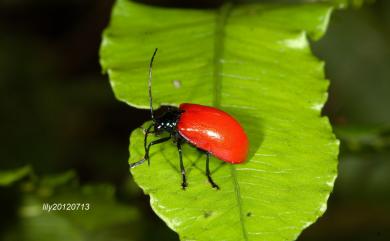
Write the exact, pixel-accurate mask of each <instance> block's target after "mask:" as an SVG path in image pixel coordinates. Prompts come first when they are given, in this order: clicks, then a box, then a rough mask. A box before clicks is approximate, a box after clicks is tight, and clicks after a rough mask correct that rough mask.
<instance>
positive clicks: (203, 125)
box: [130, 48, 249, 189]
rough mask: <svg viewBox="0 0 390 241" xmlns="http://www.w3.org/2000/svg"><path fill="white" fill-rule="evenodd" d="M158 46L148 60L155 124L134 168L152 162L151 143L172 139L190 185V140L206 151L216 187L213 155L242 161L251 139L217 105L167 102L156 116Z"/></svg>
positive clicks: (148, 130) (223, 159)
mask: <svg viewBox="0 0 390 241" xmlns="http://www.w3.org/2000/svg"><path fill="white" fill-rule="evenodd" d="M156 53H157V48H156V49H155V50H154V53H153V55H152V58H151V60H150V63H149V82H148V90H149V105H150V115H151V118H152V124H151V125H149V126H148V127H147V128H146V130H145V132H144V149H145V155H144V158H143V159H141V160H140V161H137V162H135V163H131V164H130V168H134V167H136V166H138V165H140V164H142V163H144V162H145V161H147V162H148V165H150V157H149V151H150V148H151V146H153V145H157V144H160V143H163V142H166V141H169V140H171V139H173V142H174V143H176V147H177V150H178V153H179V161H180V170H181V176H182V183H181V186H182V188H183V189H185V188H186V187H187V178H186V171H185V168H184V165H183V155H182V145H183V144H184V143H189V144H190V145H192V146H195V147H196V148H197V149H198V150H200V151H202V152H204V153H205V154H206V176H207V179H208V181H209V183H210V184H211V186H212V187H213V188H215V189H219V186H218V185H217V184H216V183H215V182H214V181H213V179H212V177H211V173H210V168H209V161H210V155H213V156H215V157H216V158H218V159H220V160H222V161H225V162H228V163H231V164H238V163H243V162H244V161H245V160H246V158H247V155H248V150H249V140H248V137H247V135H246V133H245V131H244V129H243V128H242V127H241V125H240V123H239V122H238V121H237V120H236V119H234V118H233V117H232V116H231V115H229V114H228V113H226V112H224V111H222V110H219V109H217V108H214V107H210V106H204V105H199V104H190V103H184V104H181V105H180V106H179V108H177V107H174V106H167V107H166V108H167V109H166V110H165V111H164V112H163V113H161V114H160V115H159V116H157V117H155V115H154V111H153V104H152V103H153V100H152V65H153V61H154V57H155V55H156ZM164 132H167V133H168V134H169V136H167V137H162V138H160V139H157V140H154V141H151V142H150V143H147V138H148V135H149V134H152V133H153V134H155V135H157V136H159V135H160V134H162V133H164Z"/></svg>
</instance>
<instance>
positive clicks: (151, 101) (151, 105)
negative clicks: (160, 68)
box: [149, 48, 157, 120]
mask: <svg viewBox="0 0 390 241" xmlns="http://www.w3.org/2000/svg"><path fill="white" fill-rule="evenodd" d="M156 53H157V48H156V49H155V50H154V53H153V56H152V58H151V59H150V64H149V104H150V115H151V116H152V120H154V115H153V100H152V65H153V60H154V56H155V55H156Z"/></svg>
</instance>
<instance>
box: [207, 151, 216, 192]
mask: <svg viewBox="0 0 390 241" xmlns="http://www.w3.org/2000/svg"><path fill="white" fill-rule="evenodd" d="M209 161H210V153H208V152H206V176H207V179H208V180H209V183H210V184H211V186H212V187H213V188H215V189H217V190H218V189H219V187H218V185H217V184H215V182H214V181H213V179H212V178H211V173H210V168H209Z"/></svg>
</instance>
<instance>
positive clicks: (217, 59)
mask: <svg viewBox="0 0 390 241" xmlns="http://www.w3.org/2000/svg"><path fill="white" fill-rule="evenodd" d="M232 8H233V4H232V3H231V2H227V3H226V4H224V5H223V6H222V7H221V8H220V10H219V11H218V13H217V16H216V27H215V43H214V68H213V69H214V75H213V77H214V99H213V106H214V107H220V106H221V93H222V75H221V73H222V64H221V59H222V56H223V54H224V47H225V46H224V38H225V31H224V29H225V25H226V21H227V18H228V17H229V14H230V12H231V10H232ZM230 174H231V177H232V182H233V187H234V197H235V199H236V202H237V206H238V211H239V214H238V215H239V217H240V224H241V231H242V236H243V238H244V240H245V241H247V240H248V235H247V232H246V228H245V224H244V214H243V210H242V203H241V193H240V185H239V184H238V180H237V175H236V169H235V167H234V166H233V165H230Z"/></svg>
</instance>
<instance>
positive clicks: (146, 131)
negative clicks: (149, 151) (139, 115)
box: [144, 123, 154, 153]
mask: <svg viewBox="0 0 390 241" xmlns="http://www.w3.org/2000/svg"><path fill="white" fill-rule="evenodd" d="M153 126H154V123H152V124H151V125H150V126H149V127H148V128H147V129H146V130H145V133H144V149H145V153H146V143H147V141H148V135H149V133H151V132H152V131H150V129H151V128H152V127H153Z"/></svg>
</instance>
